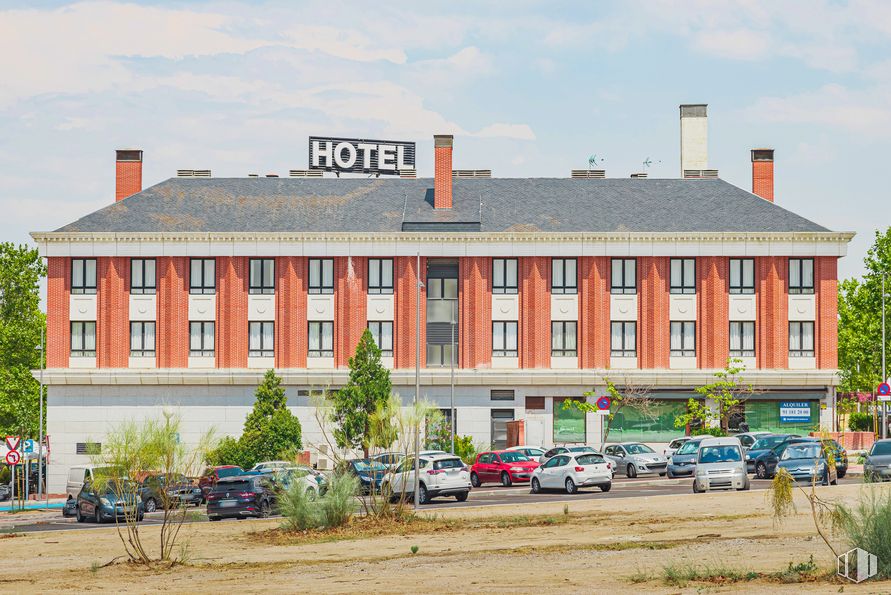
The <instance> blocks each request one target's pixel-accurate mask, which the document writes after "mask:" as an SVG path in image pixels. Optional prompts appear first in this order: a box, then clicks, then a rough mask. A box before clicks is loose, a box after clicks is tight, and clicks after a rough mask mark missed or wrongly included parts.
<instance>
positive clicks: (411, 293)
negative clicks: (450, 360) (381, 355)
mask: <svg viewBox="0 0 891 595" xmlns="http://www.w3.org/2000/svg"><path fill="white" fill-rule="evenodd" d="M393 260H394V263H393V267H394V275H395V279H394V284H395V292H396V296H395V307H396V312H395V317H396V320H395V321H393V335H394V337H393V340H394V345H393V348H394V350H395V353H394V354H393V356H394V358H395V367H396V368H414V367H415V323H416V321H415V317H416V312H417V310H416V308H417V303H418V302H417V299H416V291H417V280H418V270H417V257H416V256H397V257H396V258H394V259H393ZM426 270H427V259H426V257H423V256H422V257H421V275H422V277H421V278H422V280H423V279H424V277H426ZM426 302H427V288H426V285H425V286H424V287H422V288H421V337H420V341H421V367H422V368H423V367H424V364H425V362H426V361H427V356H426V353H427V347H426V341H427V332H426V325H427V311H426V307H425V306H426Z"/></svg>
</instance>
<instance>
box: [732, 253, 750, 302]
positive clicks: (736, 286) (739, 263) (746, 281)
mask: <svg viewBox="0 0 891 595" xmlns="http://www.w3.org/2000/svg"><path fill="white" fill-rule="evenodd" d="M730 293H748V294H752V293H755V261H754V259H751V258H731V259H730Z"/></svg>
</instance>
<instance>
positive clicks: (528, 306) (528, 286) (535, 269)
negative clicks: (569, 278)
mask: <svg viewBox="0 0 891 595" xmlns="http://www.w3.org/2000/svg"><path fill="white" fill-rule="evenodd" d="M517 268H518V270H519V274H520V279H519V284H520V324H519V327H520V333H519V334H520V337H519V342H520V344H519V355H520V367H521V368H549V367H550V366H551V293H550V280H551V259H550V258H547V257H544V256H527V257H524V258H520V259H519V263H518V267H517Z"/></svg>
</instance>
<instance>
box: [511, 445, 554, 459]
mask: <svg viewBox="0 0 891 595" xmlns="http://www.w3.org/2000/svg"><path fill="white" fill-rule="evenodd" d="M505 450H516V451H518V452H521V453H523V454H524V455H526V456H527V457H529V458H530V459H538V458H539V457H541V455H543V454H544V453H545V449H543V448H541V447H540V446H511V447H510V448H506V449H505Z"/></svg>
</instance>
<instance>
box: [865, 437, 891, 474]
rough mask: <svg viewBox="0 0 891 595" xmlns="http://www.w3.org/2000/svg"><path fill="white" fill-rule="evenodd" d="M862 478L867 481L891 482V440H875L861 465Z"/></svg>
mask: <svg viewBox="0 0 891 595" xmlns="http://www.w3.org/2000/svg"><path fill="white" fill-rule="evenodd" d="M863 476H864V478H866V480H867V481H888V480H891V439H888V440H877V441H876V442H875V444H873V445H872V448H871V449H869V454H867V455H866V462H865V463H864V465H863Z"/></svg>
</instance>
